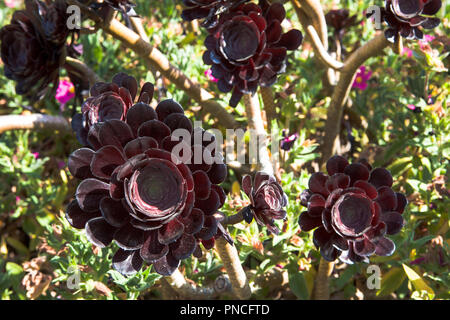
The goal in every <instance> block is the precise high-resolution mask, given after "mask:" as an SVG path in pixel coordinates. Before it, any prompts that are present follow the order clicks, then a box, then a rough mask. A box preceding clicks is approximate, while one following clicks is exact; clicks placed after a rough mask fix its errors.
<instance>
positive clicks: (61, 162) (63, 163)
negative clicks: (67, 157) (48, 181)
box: [58, 161, 66, 169]
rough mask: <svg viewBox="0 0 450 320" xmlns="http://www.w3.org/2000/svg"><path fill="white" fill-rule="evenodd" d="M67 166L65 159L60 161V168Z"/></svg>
mask: <svg viewBox="0 0 450 320" xmlns="http://www.w3.org/2000/svg"><path fill="white" fill-rule="evenodd" d="M65 167H66V163H65V162H64V161H58V169H64V168H65Z"/></svg>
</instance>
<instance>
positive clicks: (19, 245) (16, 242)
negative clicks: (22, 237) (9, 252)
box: [6, 237, 28, 255]
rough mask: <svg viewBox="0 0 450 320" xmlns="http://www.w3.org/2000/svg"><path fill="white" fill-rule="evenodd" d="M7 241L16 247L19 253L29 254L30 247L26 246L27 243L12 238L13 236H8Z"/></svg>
mask: <svg viewBox="0 0 450 320" xmlns="http://www.w3.org/2000/svg"><path fill="white" fill-rule="evenodd" d="M6 242H7V243H8V244H9V245H10V246H11V247H13V248H14V249H16V250H17V251H18V252H19V253H21V254H25V255H27V254H28V248H27V247H25V245H24V244H23V243H22V242H20V241H19V240H17V239H15V238H12V237H8V238H6Z"/></svg>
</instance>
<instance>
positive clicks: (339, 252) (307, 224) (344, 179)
mask: <svg viewBox="0 0 450 320" xmlns="http://www.w3.org/2000/svg"><path fill="white" fill-rule="evenodd" d="M326 168H327V172H328V174H325V173H322V172H316V173H314V174H313V175H312V176H311V178H310V180H309V184H308V189H307V190H305V191H303V193H302V194H301V203H302V205H303V206H305V207H307V211H305V212H303V213H302V214H301V215H300V218H299V225H300V228H301V229H302V230H303V231H310V230H313V229H315V231H314V234H313V241H314V244H315V246H316V247H317V248H318V249H320V253H321V255H322V256H323V257H324V259H326V260H328V261H334V260H335V259H337V258H340V259H341V260H342V261H344V262H347V263H353V262H361V261H364V262H368V257H369V256H371V255H373V254H376V255H380V256H388V255H391V254H392V253H393V252H394V250H395V244H394V242H393V241H392V240H390V239H388V238H386V235H393V234H396V233H398V232H399V231H400V230H401V228H402V227H403V224H404V219H403V217H402V213H403V210H404V209H405V207H406V205H407V203H408V202H407V200H406V197H405V196H404V195H403V194H402V193H396V192H394V191H393V190H392V188H391V187H392V183H393V179H392V176H391V174H390V172H389V171H388V170H386V169H385V168H375V169H372V167H371V166H370V165H369V164H368V163H367V161H359V162H356V163H352V164H349V163H348V161H347V160H346V159H345V158H343V157H341V156H334V157H332V158H330V159H329V160H328V162H327V164H326Z"/></svg>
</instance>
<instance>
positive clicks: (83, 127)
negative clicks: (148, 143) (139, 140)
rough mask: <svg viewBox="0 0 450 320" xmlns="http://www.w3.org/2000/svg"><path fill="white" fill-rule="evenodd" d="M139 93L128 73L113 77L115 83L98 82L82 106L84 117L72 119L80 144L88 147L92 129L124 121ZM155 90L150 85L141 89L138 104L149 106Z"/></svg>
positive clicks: (147, 84)
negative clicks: (99, 125) (104, 123)
mask: <svg viewBox="0 0 450 320" xmlns="http://www.w3.org/2000/svg"><path fill="white" fill-rule="evenodd" d="M137 91H138V84H137V81H136V79H135V78H133V77H131V76H128V75H127V74H125V73H119V74H117V75H115V76H114V78H113V80H112V83H105V82H97V83H96V84H94V85H93V86H92V88H91V90H90V94H91V96H90V97H89V98H88V99H86V101H85V102H84V103H83V105H82V106H81V113H78V114H76V115H75V116H74V117H73V118H72V129H73V130H74V131H75V133H76V135H77V139H78V141H79V142H80V143H81V144H83V145H88V144H89V142H88V133H89V130H91V128H92V127H93V126H94V125H95V124H97V123H101V122H104V121H107V120H113V119H117V120H124V119H125V117H126V114H127V111H128V109H130V108H131V106H132V105H133V103H134V100H135V98H136V94H137ZM153 92H154V86H153V84H151V83H149V82H147V83H145V84H144V85H143V86H142V88H141V92H140V95H139V98H138V101H137V103H138V104H139V103H145V104H148V103H150V101H151V99H152V98H153Z"/></svg>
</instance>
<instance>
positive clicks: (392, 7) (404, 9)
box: [381, 0, 442, 42]
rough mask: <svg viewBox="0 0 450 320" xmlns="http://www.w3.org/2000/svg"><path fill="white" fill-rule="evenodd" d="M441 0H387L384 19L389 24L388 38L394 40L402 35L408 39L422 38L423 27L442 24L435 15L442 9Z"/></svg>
mask: <svg viewBox="0 0 450 320" xmlns="http://www.w3.org/2000/svg"><path fill="white" fill-rule="evenodd" d="M441 6H442V1H441V0H385V7H384V8H382V10H381V17H382V19H383V20H384V21H385V22H386V23H387V24H388V25H389V28H388V29H387V30H386V31H385V33H384V34H385V36H386V38H387V39H388V40H389V41H391V42H394V41H395V40H396V38H397V37H398V36H399V35H400V36H402V37H404V38H407V39H412V40H414V39H422V38H423V32H422V30H421V28H423V29H427V30H428V29H434V28H436V27H437V26H438V25H439V24H440V19H439V18H437V17H435V15H436V14H437V13H438V11H439V10H440V9H441Z"/></svg>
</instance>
